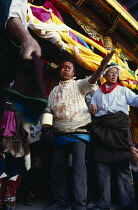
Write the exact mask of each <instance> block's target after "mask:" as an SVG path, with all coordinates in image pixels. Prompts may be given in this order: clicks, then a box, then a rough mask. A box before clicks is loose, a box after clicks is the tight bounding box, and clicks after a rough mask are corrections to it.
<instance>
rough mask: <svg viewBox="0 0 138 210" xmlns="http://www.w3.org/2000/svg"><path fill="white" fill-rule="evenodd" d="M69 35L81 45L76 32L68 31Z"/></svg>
mask: <svg viewBox="0 0 138 210" xmlns="http://www.w3.org/2000/svg"><path fill="white" fill-rule="evenodd" d="M69 36H70V37H71V38H72V39H73V40H74V41H76V42H78V43H79V44H81V45H82V42H80V40H79V39H78V37H77V36H76V34H74V33H73V32H72V31H69Z"/></svg>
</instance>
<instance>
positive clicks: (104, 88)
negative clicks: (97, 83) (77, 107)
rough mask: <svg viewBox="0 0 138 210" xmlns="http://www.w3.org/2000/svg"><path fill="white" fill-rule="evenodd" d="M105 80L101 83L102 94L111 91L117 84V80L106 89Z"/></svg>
mask: <svg viewBox="0 0 138 210" xmlns="http://www.w3.org/2000/svg"><path fill="white" fill-rule="evenodd" d="M105 84H106V82H105V83H104V84H103V85H101V87H100V88H101V90H102V92H103V93H104V94H107V93H111V92H112V91H113V90H114V89H115V88H116V86H117V85H118V82H116V83H115V84H114V85H112V86H111V87H110V88H109V89H108V90H106V86H105Z"/></svg>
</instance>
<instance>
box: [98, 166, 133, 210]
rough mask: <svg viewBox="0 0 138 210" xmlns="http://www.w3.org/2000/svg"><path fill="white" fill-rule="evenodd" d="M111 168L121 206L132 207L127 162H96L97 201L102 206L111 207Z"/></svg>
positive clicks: (130, 180) (129, 173) (131, 190)
mask: <svg viewBox="0 0 138 210" xmlns="http://www.w3.org/2000/svg"><path fill="white" fill-rule="evenodd" d="M111 169H112V170H113V171H114V177H115V178H116V185H117V193H118V197H119V201H120V205H121V207H133V205H134V203H133V188H132V176H131V172H130V169H129V162H122V163H97V178H98V194H99V195H98V202H97V205H98V206H99V207H102V208H110V207H111Z"/></svg>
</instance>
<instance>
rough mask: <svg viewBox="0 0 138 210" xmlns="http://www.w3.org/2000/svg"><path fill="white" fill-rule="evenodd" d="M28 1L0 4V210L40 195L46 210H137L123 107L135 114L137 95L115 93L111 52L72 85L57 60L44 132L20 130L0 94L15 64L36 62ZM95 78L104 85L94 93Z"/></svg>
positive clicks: (69, 66) (70, 68) (67, 65)
mask: <svg viewBox="0 0 138 210" xmlns="http://www.w3.org/2000/svg"><path fill="white" fill-rule="evenodd" d="M27 2H33V0H30V1H27V0H24V1H17V0H5V1H1V2H0V12H1V11H4V13H1V19H0V42H1V44H0V66H1V67H2V66H4V68H1V69H0V73H1V77H0V107H1V109H0V209H5V210H14V209H15V208H16V199H17V195H18V197H19V200H20V199H21V197H24V202H25V204H26V205H32V202H33V199H34V198H35V196H38V194H39V192H40V191H42V194H43V197H45V199H46V201H49V202H48V205H47V206H46V207H45V208H44V209H45V210H69V209H72V210H87V209H89V210H94V209H95V210H102V209H107V210H108V209H111V207H112V202H113V201H112V194H114V196H115V195H116V196H118V201H119V202H118V205H119V206H120V209H122V210H131V209H136V208H137V207H136V206H137V203H136V200H137V198H136V197H137V196H138V195H137V194H136V193H137V191H136V189H137V187H138V186H137V187H136V183H137V179H138V178H137V177H136V176H135V177H134V184H135V188H133V187H134V186H133V185H132V183H133V182H132V180H133V174H132V170H131V165H132V164H131V160H136V161H135V162H138V161H137V158H138V157H137V155H138V149H137V148H135V146H134V144H133V139H132V137H131V131H130V119H129V112H128V105H130V106H134V107H138V95H137V94H135V93H134V92H133V91H131V90H130V89H128V88H126V87H123V86H120V84H119V71H120V70H119V66H117V65H115V64H113V63H110V59H111V58H112V56H113V55H114V53H115V51H114V50H112V51H111V52H109V53H108V54H107V55H105V57H104V58H103V60H102V61H101V64H100V65H99V67H98V68H97V70H96V71H95V72H94V73H93V74H92V76H90V77H87V78H85V79H81V80H75V79H74V75H75V64H74V63H73V62H72V60H69V59H68V60H67V59H65V60H63V62H62V63H61V65H60V70H59V75H60V82H59V85H57V86H55V87H54V88H53V90H52V91H51V92H50V95H49V97H48V104H47V105H46V106H45V108H44V110H43V113H50V114H51V115H53V125H52V127H50V128H44V127H43V125H41V117H42V116H38V117H39V121H38V124H37V125H36V124H32V123H24V122H23V121H22V118H21V115H20V113H19V112H17V111H16V109H15V107H14V106H13V104H12V103H11V101H9V99H8V97H7V95H6V94H5V91H4V90H5V88H7V87H8V88H10V84H11V83H13V82H14V80H15V78H16V75H17V72H18V71H21V69H20V67H21V65H19V64H20V61H21V60H28V61H31V60H32V59H33V56H32V54H33V53H35V55H36V56H37V57H38V58H40V57H41V47H40V45H39V43H38V42H37V41H36V40H35V39H34V38H33V37H32V36H31V34H30V33H29V31H28V30H27V24H26V19H25V14H26V9H27ZM18 46H20V47H18ZM76 53H77V52H76ZM17 61H18V62H17ZM15 67H16V68H15ZM101 75H104V77H105V79H106V83H104V84H102V85H100V86H98V85H97V82H98V80H99V79H100V77H101ZM37 109H39V106H37ZM38 113H39V112H38ZM30 155H31V157H30ZM132 163H133V162H132ZM42 180H44V182H43V183H44V185H43V184H42V183H41V181H42ZM114 186H116V187H115V190H116V193H115V190H114ZM40 187H42V188H43V189H40ZM44 188H46V189H44ZM134 189H135V195H134V191H133V190H134ZM93 191H94V192H93ZM94 193H96V196H95V195H94ZM41 196H42V195H41Z"/></svg>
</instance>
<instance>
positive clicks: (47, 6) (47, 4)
mask: <svg viewBox="0 0 138 210" xmlns="http://www.w3.org/2000/svg"><path fill="white" fill-rule="evenodd" d="M43 7H44V8H47V9H50V8H51V9H52V11H53V13H54V15H56V16H57V17H58V18H59V19H60V20H61V21H62V22H63V23H64V20H63V19H62V17H61V15H60V13H59V12H58V10H57V9H56V8H55V7H54V6H53V5H52V3H51V2H49V1H46V2H45V3H44V4H43Z"/></svg>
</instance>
